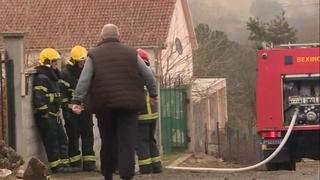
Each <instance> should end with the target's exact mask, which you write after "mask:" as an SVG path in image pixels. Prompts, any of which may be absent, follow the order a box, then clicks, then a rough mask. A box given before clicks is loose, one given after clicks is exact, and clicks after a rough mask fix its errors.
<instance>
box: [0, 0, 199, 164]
mask: <svg viewBox="0 0 320 180" xmlns="http://www.w3.org/2000/svg"><path fill="white" fill-rule="evenodd" d="M0 6H1V7H2V8H1V9H0V17H1V18H0V32H23V34H22V35H21V36H23V37H21V36H19V38H21V39H20V40H21V41H19V42H20V43H23V45H22V46H23V47H24V48H23V49H20V50H19V51H20V52H21V53H23V56H21V59H20V60H19V62H17V61H16V60H15V63H22V64H21V68H20V69H19V71H21V73H22V76H21V77H20V76H19V77H15V79H16V80H17V81H18V82H23V83H22V84H23V85H19V86H17V88H20V90H19V92H20V95H18V96H17V97H18V99H20V101H21V103H20V104H21V111H20V112H16V113H21V115H19V116H17V118H20V119H16V121H17V123H16V125H17V126H16V128H19V130H18V129H16V134H17V135H16V149H17V151H18V153H20V154H21V155H22V156H23V157H24V158H25V159H29V158H30V157H33V156H36V157H40V158H41V159H45V156H44V154H43V152H44V149H43V147H42V145H41V142H40V141H41V140H40V138H39V135H38V133H37V129H36V127H35V124H34V120H33V115H32V108H31V107H32V106H31V93H30V92H31V82H32V81H31V80H32V67H34V66H35V65H36V64H37V59H38V54H39V52H40V51H41V49H43V48H46V47H52V48H55V49H57V50H58V51H60V52H61V53H62V57H63V59H67V58H68V57H69V52H70V50H71V48H72V47H73V46H75V45H82V46H84V47H86V48H88V49H89V48H90V47H93V46H96V45H97V43H98V42H99V40H100V38H99V33H100V31H101V28H102V27H103V25H104V24H107V23H113V24H116V25H117V26H118V27H119V30H120V36H121V37H120V38H121V41H122V42H124V43H125V44H127V45H130V46H133V47H136V48H143V49H145V50H147V51H148V52H149V53H150V56H151V60H152V61H151V63H152V69H153V70H154V72H155V73H156V76H157V78H158V82H159V87H160V86H166V87H168V86H172V85H174V84H175V83H180V84H188V83H189V82H191V78H192V75H193V73H192V57H193V54H192V52H193V50H195V49H196V48H197V42H196V37H195V33H194V28H193V25H192V21H191V15H190V11H189V7H188V3H187V0H157V1H154V0H145V1H141V0H131V1H127V0H108V1H105V0H95V1H86V0H69V1H64V0H56V1H42V0H29V1H19V0H4V1H1V2H0ZM4 48H5V45H4V38H2V39H0V49H2V51H3V50H4ZM10 52H13V51H12V50H10ZM9 55H10V54H9ZM30 69H31V70H30ZM16 99H17V98H16ZM19 106H20V105H19ZM96 125H97V123H96V122H95V126H94V132H95V152H96V155H97V156H99V149H100V139H99V134H98V130H97V126H96ZM98 158H99V157H98Z"/></svg>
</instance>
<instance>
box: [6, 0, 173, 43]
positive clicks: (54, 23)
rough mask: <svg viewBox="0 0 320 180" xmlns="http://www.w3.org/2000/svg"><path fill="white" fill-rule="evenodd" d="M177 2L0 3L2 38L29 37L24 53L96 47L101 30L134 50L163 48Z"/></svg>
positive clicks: (28, 0) (36, 0) (27, 0)
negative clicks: (113, 28) (109, 27)
mask: <svg viewBox="0 0 320 180" xmlns="http://www.w3.org/2000/svg"><path fill="white" fill-rule="evenodd" d="M175 3H176V0H90V1H89V0H0V32H8V31H23V32H27V33H28V34H27V36H26V47H27V48H28V49H39V48H44V47H53V48H70V47H72V46H74V45H75V44H81V45H84V46H87V47H90V46H94V45H96V44H97V42H98V41H99V40H100V39H99V33H100V31H101V28H102V27H103V25H104V24H107V23H113V24H116V25H117V26H118V27H119V29H120V34H121V40H122V41H123V42H125V43H127V44H129V45H134V46H155V45H162V44H163V43H164V42H165V40H166V38H167V35H168V30H169V26H170V21H171V16H172V14H173V10H174V7H175Z"/></svg>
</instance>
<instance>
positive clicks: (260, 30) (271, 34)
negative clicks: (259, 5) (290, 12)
mask: <svg viewBox="0 0 320 180" xmlns="http://www.w3.org/2000/svg"><path fill="white" fill-rule="evenodd" d="M247 29H248V30H249V31H250V35H249V40H252V41H255V42H256V43H259V44H260V43H261V42H263V41H266V42H272V43H274V44H281V43H289V42H290V43H294V42H296V41H297V38H296V34H297V30H296V29H295V28H294V27H291V26H290V25H289V22H288V20H287V19H286V17H285V12H284V11H282V12H281V13H280V14H279V15H277V16H276V17H275V18H274V19H272V20H270V21H269V22H263V21H262V20H261V19H260V18H259V17H255V18H252V17H250V18H249V20H248V22H247Z"/></svg>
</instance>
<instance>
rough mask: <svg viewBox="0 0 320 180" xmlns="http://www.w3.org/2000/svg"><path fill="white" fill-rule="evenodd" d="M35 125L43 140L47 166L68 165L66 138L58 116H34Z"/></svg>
mask: <svg viewBox="0 0 320 180" xmlns="http://www.w3.org/2000/svg"><path fill="white" fill-rule="evenodd" d="M36 126H37V128H38V130H39V133H40V136H41V139H42V141H43V144H44V147H45V150H46V153H47V158H48V161H49V167H50V168H51V169H55V168H57V167H59V166H68V165H69V156H68V139H67V136H66V134H65V131H64V129H63V125H62V122H61V120H60V118H59V117H53V116H52V117H51V116H50V117H43V116H36Z"/></svg>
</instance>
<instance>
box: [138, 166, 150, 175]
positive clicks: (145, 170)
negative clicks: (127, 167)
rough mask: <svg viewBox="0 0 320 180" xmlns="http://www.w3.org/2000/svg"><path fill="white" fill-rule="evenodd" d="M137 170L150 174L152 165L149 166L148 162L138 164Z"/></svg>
mask: <svg viewBox="0 0 320 180" xmlns="http://www.w3.org/2000/svg"><path fill="white" fill-rule="evenodd" d="M139 172H140V173H141V174H150V173H152V166H150V164H148V165H140V166H139Z"/></svg>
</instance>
